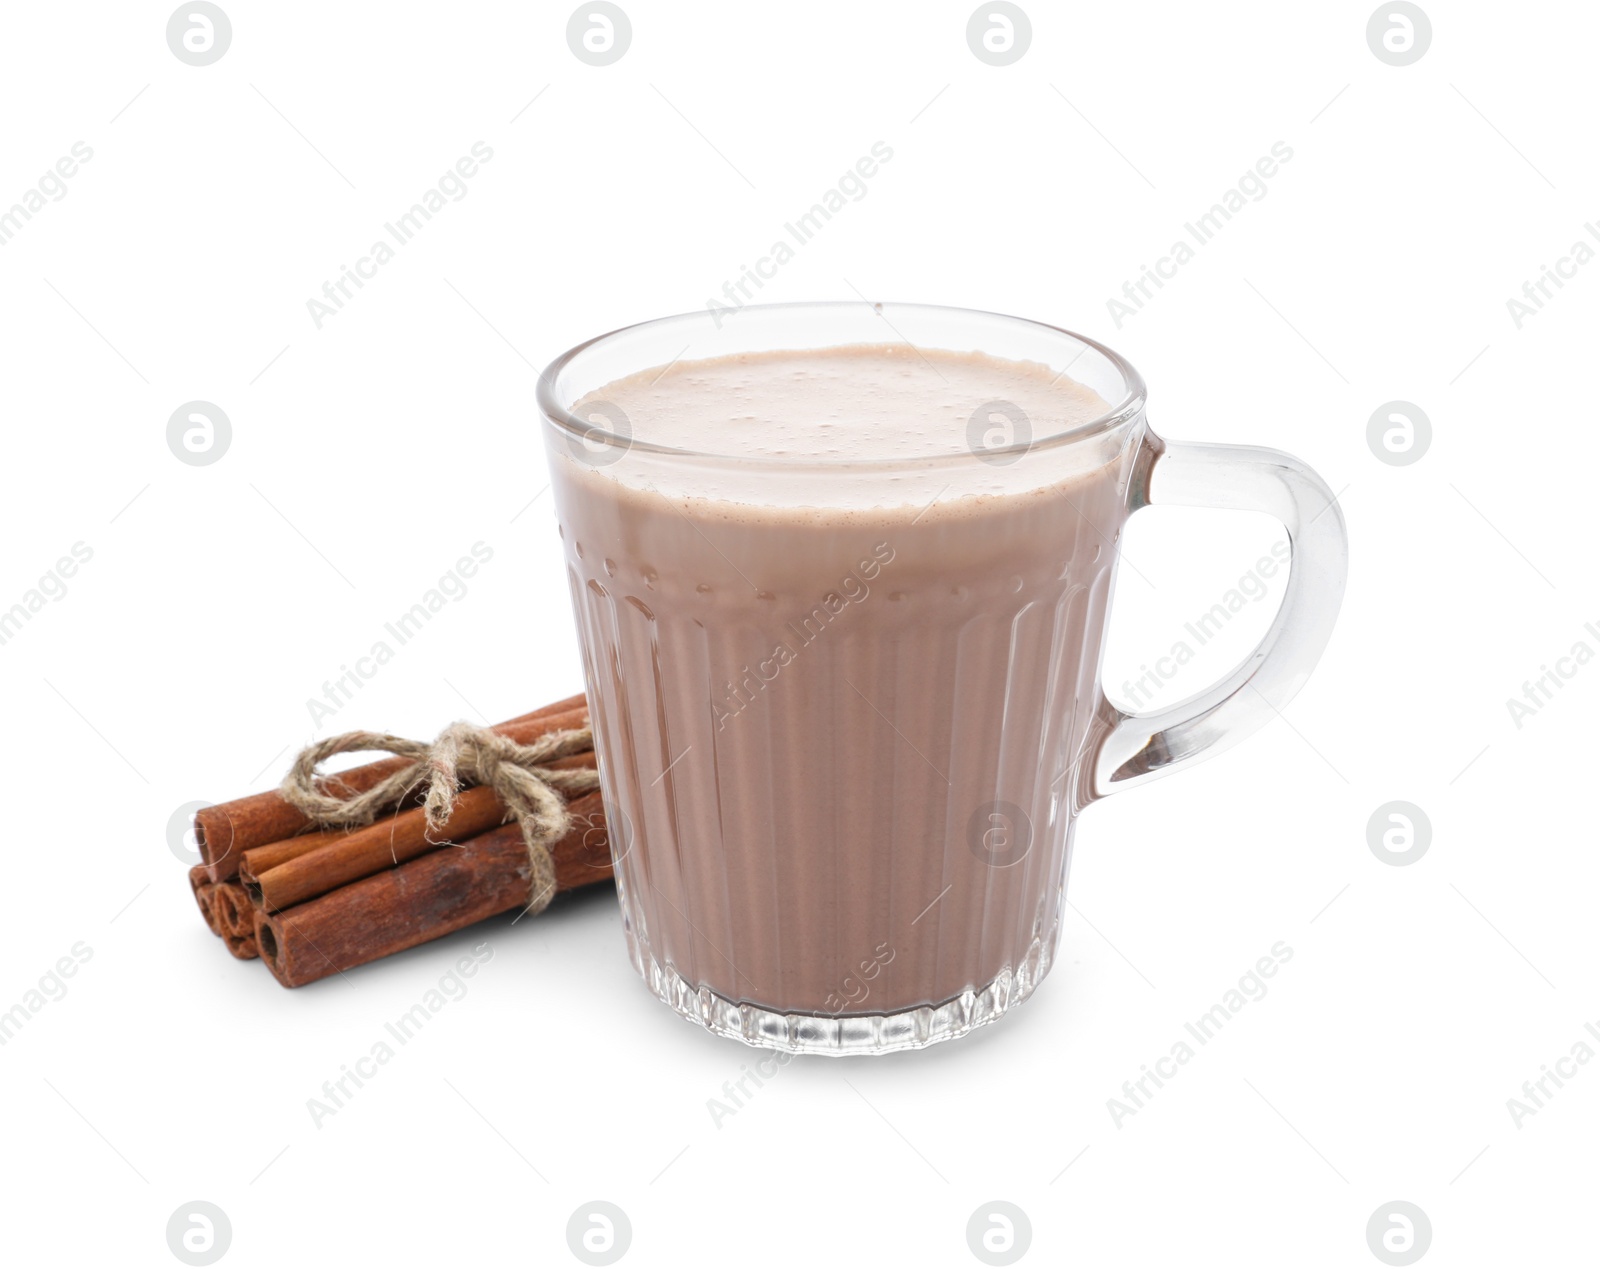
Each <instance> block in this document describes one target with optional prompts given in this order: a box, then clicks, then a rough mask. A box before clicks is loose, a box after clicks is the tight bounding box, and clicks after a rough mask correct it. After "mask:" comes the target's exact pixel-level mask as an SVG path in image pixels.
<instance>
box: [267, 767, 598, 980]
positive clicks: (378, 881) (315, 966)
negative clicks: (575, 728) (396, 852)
mask: <svg viewBox="0 0 1600 1269" xmlns="http://www.w3.org/2000/svg"><path fill="white" fill-rule="evenodd" d="M570 809H571V813H572V816H573V819H574V821H575V822H574V825H573V830H572V832H570V833H569V834H567V836H566V837H564V838H562V839H561V841H560V842H558V843H557V844H556V845H555V846H554V847H553V848H552V850H551V854H552V856H553V857H554V861H555V866H556V884H557V889H558V891H559V890H570V889H576V888H577V887H579V886H583V885H588V884H590V883H591V882H596V881H602V880H604V879H605V878H607V877H609V876H611V852H610V845H609V842H608V841H607V837H606V833H605V831H604V825H605V818H604V812H603V810H602V808H601V804H600V795H599V794H598V793H590V794H587V795H586V796H584V797H581V798H578V799H576V800H575V801H574V802H573V803H572V804H571V808H570ZM529 878H530V868H529V865H528V848H527V844H526V843H525V842H524V841H523V839H522V831H521V830H520V829H519V828H518V827H517V825H515V824H506V825H503V826H502V827H500V828H493V829H490V830H489V831H488V832H485V833H480V834H478V835H477V836H476V837H470V838H468V839H466V840H465V841H463V842H461V843H459V844H458V845H454V846H445V847H441V848H439V849H437V850H434V851H431V852H429V853H428V854H426V855H422V856H420V857H419V858H417V859H413V860H411V861H410V862H409V863H405V864H402V865H400V866H399V867H398V868H388V869H385V870H384V871H382V872H379V873H375V874H374V875H372V876H370V877H366V878H364V879H362V880H360V881H357V882H354V883H352V884H350V885H347V886H341V887H339V888H338V889H336V890H332V891H330V892H329V893H327V894H325V895H322V896H321V897H320V898H317V899H312V900H310V901H309V902H307V903H302V904H298V905H296V906H295V907H292V908H290V909H288V910H287V911H284V912H276V913H274V912H267V911H266V910H265V909H264V908H262V907H260V906H258V907H256V909H255V923H256V940H257V943H258V946H259V948H260V953H261V959H262V960H263V962H265V964H266V966H267V968H268V969H270V970H271V971H272V974H273V977H275V978H276V979H277V980H278V981H279V982H280V983H282V984H283V985H284V986H285V987H300V986H304V985H305V984H306V983H313V982H316V981H317V980H318V979H321V978H326V977H328V975H330V974H335V973H339V972H342V971H343V970H347V969H353V968H354V967H355V966H357V965H365V964H366V963H367V962H369V961H375V960H377V959H379V958H380V957H384V956H391V955H393V954H394V953H396V952H403V951H405V950H406V949H408V948H412V947H416V946H418V945H419V944H422V943H426V942H429V941H431V940H433V939H436V938H441V937H443V936H444V935H446V934H452V933H454V932H455V931H456V930H460V929H464V928H465V927H467V926H469V925H472V924H475V923H476V922H478V921H483V920H486V919H487V918H489V917H492V916H496V915H498V914H499V913H502V912H509V911H511V910H512V909H513V908H521V907H526V906H527V904H528V903H529V902H530V900H531V898H532V896H531V895H530V893H529V890H530V884H531V883H530V880H529Z"/></svg>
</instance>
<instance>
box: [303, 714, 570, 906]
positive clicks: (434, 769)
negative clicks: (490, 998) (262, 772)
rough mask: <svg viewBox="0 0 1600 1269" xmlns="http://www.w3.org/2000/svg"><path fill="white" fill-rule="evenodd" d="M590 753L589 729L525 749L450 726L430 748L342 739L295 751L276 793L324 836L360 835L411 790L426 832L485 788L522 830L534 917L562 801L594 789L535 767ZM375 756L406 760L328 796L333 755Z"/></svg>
mask: <svg viewBox="0 0 1600 1269" xmlns="http://www.w3.org/2000/svg"><path fill="white" fill-rule="evenodd" d="M593 747H594V737H593V734H592V733H591V731H590V730H589V728H587V727H580V728H577V729H575V730H572V731H553V732H550V733H548V734H546V735H543V736H540V737H539V738H538V739H537V740H535V741H534V742H533V743H532V744H531V745H521V744H518V743H517V742H516V741H514V740H508V739H506V737H504V736H502V735H500V734H499V733H498V732H494V731H490V730H489V729H488V728H487V727H476V726H474V725H473V724H471V723H451V724H450V726H448V727H446V728H445V729H444V730H443V731H442V732H440V733H439V736H438V739H436V740H435V741H434V742H433V743H432V744H427V743H425V742H423V741H420V740H407V739H406V738H405V737H403V736H391V735H389V734H388V733H387V732H377V731H349V732H345V733H344V734H343V735H340V736H330V737H328V739H326V740H319V741H317V742H316V743H315V744H313V745H307V746H306V748H304V749H302V750H301V751H300V753H299V754H298V756H296V758H295V760H294V764H293V765H292V766H291V767H290V768H289V774H288V775H286V776H285V777H284V778H283V784H282V785H281V786H279V789H278V792H279V793H280V794H281V795H282V797H283V799H284V801H286V802H288V803H289V804H290V805H291V806H293V807H294V808H295V809H296V810H298V811H300V812H301V813H302V814H303V815H305V816H306V818H308V819H309V820H311V822H312V823H314V824H316V825H318V826H320V827H323V828H359V827H363V826H365V825H367V824H371V823H372V822H373V821H374V820H375V819H376V818H377V817H378V814H379V813H380V812H381V811H385V810H388V809H389V808H391V807H394V806H397V805H398V804H399V803H401V802H403V801H404V800H405V799H406V798H407V797H409V796H410V795H411V793H412V791H413V790H414V789H416V788H417V787H419V786H420V785H422V784H423V783H424V782H426V784H427V788H428V791H427V796H426V797H425V799H424V801H423V804H422V805H423V813H424V815H425V817H426V819H427V825H428V831H429V833H430V834H431V833H433V832H435V831H437V830H439V829H440V828H442V827H443V826H444V824H445V822H446V821H447V820H448V819H449V818H450V812H451V810H452V808H453V807H454V806H455V801H456V794H457V793H459V792H460V790H461V788H462V786H463V785H464V784H468V783H470V784H479V785H486V786H488V787H489V788H492V789H493V790H494V791H495V792H496V793H497V794H499V796H500V800H501V801H502V802H504V803H505V804H506V808H507V810H508V811H509V812H510V818H512V819H514V820H516V821H517V825H518V826H519V827H520V828H521V829H522V838H523V841H525V842H526V843H527V845H528V865H529V868H530V869H531V875H530V878H529V881H530V887H531V893H532V896H533V898H532V900H531V902H530V903H529V904H528V911H529V912H531V913H534V914H535V915H537V914H538V913H539V912H542V911H543V910H544V909H545V907H546V906H548V904H549V903H550V900H551V899H552V898H554V897H555V892H556V871H555V861H554V860H553V859H552V858H551V856H550V847H551V846H553V845H554V844H555V843H556V842H558V841H560V840H561V839H562V838H563V837H565V836H566V835H567V833H568V831H569V830H570V829H571V827H572V820H571V817H570V816H568V814H567V803H566V798H565V797H563V796H562V795H563V794H567V795H574V794H579V793H587V792H589V791H590V790H592V789H596V788H598V787H599V786H600V777H599V775H598V774H597V773H596V772H595V771H593V770H591V769H587V768H579V769H576V770H571V771H562V770H553V769H551V768H549V767H545V766H542V765H541V764H542V763H545V762H549V761H551V760H553V759H556V758H564V757H566V756H567V755H569V754H574V753H582V752H583V751H584V750H586V749H592V748H593ZM366 750H380V751H383V752H386V753H392V754H394V755H396V756H397V757H400V758H406V759H409V762H408V763H407V765H406V766H404V767H402V768H401V769H400V770H399V771H396V772H395V773H394V774H393V775H391V776H389V777H387V778H386V779H384V780H383V781H382V782H381V783H379V784H376V785H374V786H373V787H372V788H370V789H368V790H367V791H366V792H365V793H356V794H352V795H351V796H348V797H339V796H337V795H335V794H333V793H330V792H328V791H327V787H326V784H325V780H324V778H323V777H321V776H319V775H318V773H317V768H318V766H320V765H321V764H322V763H324V762H326V761H327V760H328V759H329V758H331V757H333V756H334V755H335V754H340V753H358V752H362V751H366Z"/></svg>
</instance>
